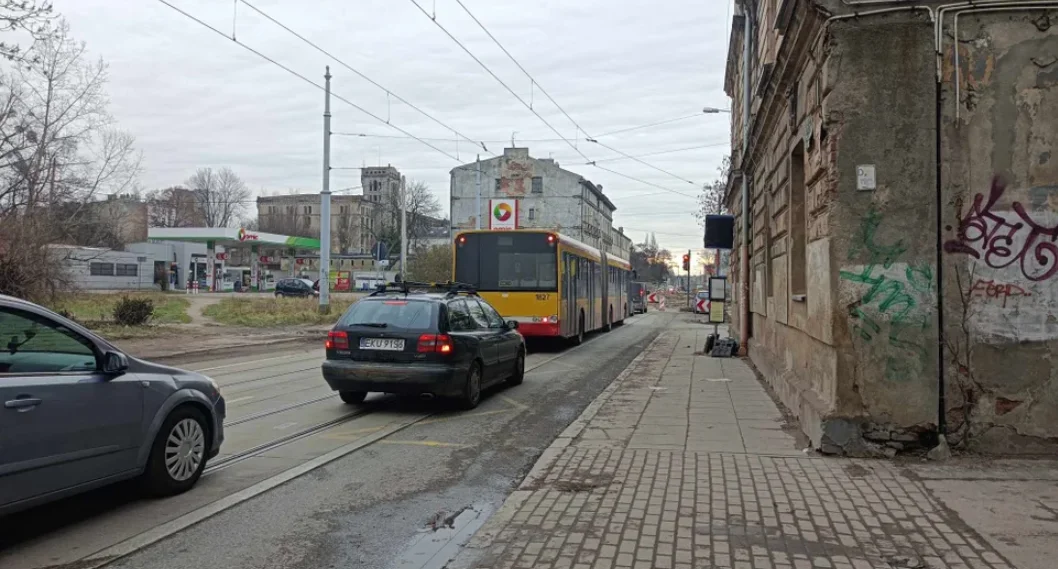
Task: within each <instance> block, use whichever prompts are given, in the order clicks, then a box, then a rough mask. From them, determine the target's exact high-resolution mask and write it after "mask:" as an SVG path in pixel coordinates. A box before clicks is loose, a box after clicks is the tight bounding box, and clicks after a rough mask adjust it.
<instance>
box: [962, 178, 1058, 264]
mask: <svg viewBox="0 0 1058 569" xmlns="http://www.w3.org/2000/svg"><path fill="white" fill-rule="evenodd" d="M1004 191H1006V184H1005V183H1004V182H1003V181H1002V180H1000V179H999V178H998V177H997V178H993V179H992V190H991V191H990V192H989V194H988V200H987V201H985V196H984V195H983V194H977V195H976V196H974V201H973V205H972V206H971V207H970V210H969V211H967V212H966V214H965V215H963V216H962V217H961V218H960V219H959V230H958V237H957V238H956V239H952V240H951V241H948V242H947V243H945V244H944V250H945V251H947V252H948V253H960V254H964V255H970V256H971V257H973V258H975V259H980V260H983V261H984V262H985V263H986V264H987V265H988V266H989V267H992V268H993V269H1002V268H1005V267H1009V266H1011V265H1013V264H1014V263H1019V264H1020V265H1019V266H1020V268H1021V273H1022V274H1023V275H1024V276H1025V278H1027V279H1029V280H1031V281H1042V280H1046V279H1049V278H1051V277H1053V276H1054V275H1055V274H1058V245H1056V244H1055V242H1056V241H1058V225H1056V226H1054V227H1043V226H1042V225H1039V224H1038V223H1036V222H1035V221H1034V220H1033V219H1032V217H1031V216H1029V213H1028V212H1027V211H1025V206H1024V205H1022V204H1021V202H1014V203H1013V204H1011V206H1010V208H1011V209H1012V210H1013V211H1014V213H1015V214H1017V218H1018V219H1012V220H1010V221H1008V220H1007V219H1006V218H1004V217H1003V216H1001V215H998V214H996V213H994V212H993V211H992V207H993V206H995V204H996V202H997V201H999V198H1000V197H1002V195H1003V192H1004ZM1015 237H1023V238H1024V244H1022V245H1017V244H1016V243H1015Z"/></svg>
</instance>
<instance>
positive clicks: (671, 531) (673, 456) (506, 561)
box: [448, 316, 1011, 569]
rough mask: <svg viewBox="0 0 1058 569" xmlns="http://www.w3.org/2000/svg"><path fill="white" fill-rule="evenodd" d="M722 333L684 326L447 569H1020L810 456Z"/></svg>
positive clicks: (868, 473)
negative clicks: (729, 351) (717, 353)
mask: <svg viewBox="0 0 1058 569" xmlns="http://www.w3.org/2000/svg"><path fill="white" fill-rule="evenodd" d="M710 330H711V327H706V326H703V325H701V324H698V323H694V322H691V321H690V317H689V316H680V317H678V319H677V320H675V321H674V323H673V327H672V328H670V330H669V331H667V332H665V333H663V334H662V335H661V336H659V337H658V339H657V340H656V341H655V342H654V343H653V344H651V346H650V347H649V348H648V349H647V350H645V351H644V353H643V354H641V355H640V356H639V357H637V358H636V360H635V361H633V363H632V365H630V366H629V368H628V369H627V370H626V371H625V373H623V374H622V375H621V377H619V378H618V379H617V380H616V381H615V382H614V384H613V385H611V386H610V387H609V388H608V389H607V390H606V391H605V392H604V393H603V394H602V395H601V396H600V397H599V399H597V400H596V402H595V403H593V404H592V405H591V406H590V407H589V408H588V409H587V410H586V411H585V414H584V415H582V417H581V418H580V419H578V420H577V421H575V422H574V423H573V424H572V425H570V428H569V429H567V430H566V432H565V433H563V436H562V437H560V438H559V439H558V440H557V441H556V442H555V444H554V445H553V446H552V447H551V448H549V449H548V450H547V451H546V452H545V453H544V455H543V456H542V457H541V459H540V461H539V462H538V463H537V465H536V467H534V469H533V472H532V473H530V475H529V477H528V478H527V479H526V481H525V482H524V483H523V484H522V486H521V487H520V488H519V489H518V490H517V491H515V492H514V493H513V494H512V495H511V496H510V497H509V498H508V500H507V501H506V503H505V504H504V506H503V508H502V509H501V510H500V511H499V512H498V513H497V514H496V515H495V516H493V518H492V519H491V520H489V522H488V523H486V525H485V526H484V527H483V528H482V529H481V530H480V531H479V532H478V533H477V534H476V535H475V536H474V538H473V539H472V540H471V541H470V543H469V544H468V545H467V547H466V549H465V550H464V552H463V554H462V555H461V556H460V557H459V558H457V559H456V560H455V561H453V562H452V563H450V564H449V566H448V567H450V568H452V569H456V568H474V569H486V568H488V569H499V568H504V569H509V568H530V567H532V568H555V569H558V568H575V569H601V568H630V567H631V568H637V569H639V568H644V569H645V568H660V569H669V568H675V569H691V568H705V567H709V568H714V567H715V568H732V569H808V568H812V567H819V568H831V567H833V568H835V569H868V568H870V569H925V568H930V569H943V568H952V569H956V568H965V569H986V568H993V569H1009V568H1010V567H1011V565H1010V564H1009V563H1008V562H1007V561H1006V560H1005V559H1004V558H1003V557H1002V556H1001V555H1000V554H999V553H997V551H995V550H994V549H993V548H991V547H990V546H989V545H988V544H987V542H986V541H985V540H984V539H982V538H981V537H980V536H979V535H977V533H976V532H974V531H973V530H972V529H970V528H969V527H968V526H966V525H965V524H964V523H962V522H961V521H960V520H959V518H958V517H957V516H956V515H955V514H953V513H951V512H950V511H949V510H948V509H947V508H945V507H944V506H943V505H942V504H941V503H939V502H938V501H937V500H936V499H934V498H933V497H932V496H931V495H930V493H929V492H928V491H927V490H926V488H925V487H924V486H923V485H922V483H921V482H919V481H918V480H917V479H916V478H915V477H914V476H909V475H907V474H905V473H904V472H903V471H902V470H901V469H900V468H899V467H897V466H894V464H893V463H891V462H888V461H870V460H849V459H838V458H826V457H822V456H817V455H814V454H812V455H810V454H806V453H804V452H802V451H801V450H800V448H799V446H802V445H799V444H798V440H797V438H796V436H797V431H796V429H793V428H791V426H790V425H787V424H786V423H785V422H784V420H783V415H782V413H781V412H780V411H779V409H778V408H777V407H776V406H775V404H774V403H773V402H772V399H771V398H770V397H769V396H768V394H767V393H766V392H765V391H764V389H763V388H762V387H761V384H760V383H759V382H758V381H757V379H756V378H755V377H754V375H753V372H752V370H750V369H749V368H748V367H747V366H746V365H745V364H744V363H743V362H742V361H741V360H738V359H733V358H731V359H719V358H710V357H707V356H701V355H696V354H695V352H696V351H697V350H701V348H702V347H703V346H704V343H705V337H706V335H707V334H708V333H709V331H710Z"/></svg>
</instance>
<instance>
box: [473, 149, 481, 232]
mask: <svg viewBox="0 0 1058 569" xmlns="http://www.w3.org/2000/svg"><path fill="white" fill-rule="evenodd" d="M474 166H475V167H476V168H477V171H478V198H477V200H476V201H475V202H474V204H475V207H476V209H475V210H474V219H475V220H477V226H476V227H475V229H481V155H480V154H478V157H477V160H475V161H474Z"/></svg>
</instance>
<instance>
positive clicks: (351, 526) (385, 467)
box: [0, 313, 671, 569]
mask: <svg viewBox="0 0 1058 569" xmlns="http://www.w3.org/2000/svg"><path fill="white" fill-rule="evenodd" d="M669 319H671V315H666V314H660V313H650V314H647V315H642V316H637V317H635V318H632V319H630V320H628V321H627V323H626V324H625V325H624V326H621V327H618V328H615V329H614V330H613V331H611V332H609V333H606V334H598V335H595V336H594V337H590V339H589V341H588V342H586V343H585V344H584V345H582V346H580V347H577V348H573V349H565V350H563V349H544V350H541V351H538V352H535V353H531V354H530V356H529V357H528V358H527V361H526V366H527V373H526V379H525V383H523V384H522V385H520V386H518V387H513V388H507V389H494V390H492V391H490V392H489V393H488V394H487V395H486V398H485V399H484V400H483V401H482V404H481V405H480V406H479V407H478V409H475V410H474V411H469V412H457V411H452V410H450V408H448V407H446V406H445V405H444V404H443V403H441V402H436V401H418V400H414V399H400V398H394V397H387V396H381V395H372V396H371V397H369V398H368V400H367V402H365V404H364V405H359V406H350V405H344V404H342V403H341V401H340V400H339V399H338V398H337V397H336V396H335V395H334V394H333V393H331V392H330V391H329V390H328V389H327V387H326V385H325V384H324V383H323V381H322V379H321V377H320V374H319V364H320V361H321V359H322V356H323V352H322V350H321V349H304V350H299V351H289V352H285V353H276V354H250V355H243V356H241V357H240V356H236V357H232V358H226V359H224V360H213V361H207V362H184V364H185V365H183V367H187V368H189V369H195V370H199V371H202V372H203V373H206V374H207V375H210V376H211V377H213V378H214V379H216V380H217V381H218V383H220V385H221V390H222V392H223V393H224V396H225V398H226V399H227V401H228V419H227V422H226V428H225V431H226V437H227V439H226V441H225V444H224V447H223V449H222V453H221V455H220V456H219V457H217V458H215V459H214V460H213V461H212V462H211V464H210V466H209V468H208V469H207V473H206V475H205V476H204V477H203V478H202V480H201V481H200V483H199V485H198V486H197V487H196V488H195V489H193V490H192V491H191V492H188V493H186V494H184V495H181V496H177V497H173V498H169V499H165V500H147V499H140V498H138V497H137V496H136V492H135V489H134V487H133V486H132V485H131V484H121V485H116V486H113V487H110V488H106V489H102V490H99V491H96V492H92V493H89V494H87V495H84V496H79V497H75V498H71V499H68V500H64V501H62V502H59V503H56V504H53V505H49V506H44V507H41V508H37V509H34V510H31V511H28V512H24V513H20V514H16V515H13V516H9V517H8V518H5V519H0V568H3V569H9V568H10V569H39V568H51V569H54V568H59V567H62V568H64V569H88V568H94V567H104V566H105V567H107V568H108V569H111V568H113V569H119V568H122V569H124V568H128V569H166V568H177V567H179V568H181V569H185V568H186V567H225V568H226V569H242V568H246V569H250V568H253V569H260V568H284V569H286V568H290V569H293V568H302V567H304V568H312V569H322V568H329V567H343V568H344V567H350V566H358V567H378V568H386V567H399V568H405V567H407V568H419V567H428V568H430V567H432V568H438V567H442V566H443V565H444V563H445V562H446V561H447V560H448V559H449V558H450V557H452V556H454V554H455V553H456V552H457V551H458V548H459V546H460V544H461V543H463V542H465V540H466V539H467V538H469V536H470V535H472V534H473V532H474V531H475V530H476V529H477V528H478V527H480V525H481V524H483V523H484V521H485V520H486V519H487V518H488V516H489V515H491V513H492V512H494V511H495V510H496V509H497V508H498V507H499V506H500V505H501V504H502V503H503V500H504V498H506V496H507V495H508V494H509V493H510V492H511V491H512V490H513V488H514V487H515V486H517V484H518V483H519V482H520V481H521V479H522V478H523V477H524V476H525V474H526V472H528V470H529V469H530V468H531V467H532V465H533V463H534V462H535V460H536V459H537V457H538V456H539V455H540V453H541V452H542V451H543V450H544V449H545V448H546V447H547V446H548V445H549V444H550V443H551V442H552V440H554V438H555V437H556V436H557V435H558V434H559V433H561V431H562V430H563V429H564V428H565V427H566V426H567V425H568V424H569V423H570V422H571V421H572V420H573V419H575V418H576V417H577V416H578V415H579V414H580V412H581V411H582V410H583V409H584V408H585V407H586V406H587V405H588V404H589V403H590V402H591V401H592V400H593V399H594V398H595V396H596V395H598V393H599V392H600V391H602V389H603V388H605V387H606V386H607V385H608V384H609V383H610V382H611V381H612V380H613V379H614V378H615V377H616V376H617V375H618V374H619V373H620V372H621V371H622V370H623V369H624V368H625V367H626V366H627V365H628V363H629V362H630V361H631V360H632V359H633V358H634V357H635V356H636V355H638V354H639V353H640V352H641V351H642V349H643V348H644V347H646V345H647V344H648V343H649V342H650V341H651V340H652V339H653V338H654V337H655V336H656V335H657V334H658V333H659V331H660V329H661V328H662V327H663V326H664V325H665V324H666V323H667V322H668V321H669Z"/></svg>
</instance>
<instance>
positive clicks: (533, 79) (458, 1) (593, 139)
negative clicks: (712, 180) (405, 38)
mask: <svg viewBox="0 0 1058 569" xmlns="http://www.w3.org/2000/svg"><path fill="white" fill-rule="evenodd" d="M411 2H412V4H415V5H416V6H419V4H418V3H417V2H415V0H411ZM456 4H459V7H460V8H462V9H463V11H464V12H466V13H467V15H468V16H470V19H471V20H474V23H475V24H477V25H478V27H479V28H481V31H483V32H485V35H487V36H489V39H491V40H492V41H493V43H495V44H496V46H497V47H499V48H500V50H502V51H503V53H504V54H506V55H507V57H508V58H509V59H510V60H511V61H512V62H513V63H514V64H515V65H516V66H517V67H518V69H520V70H521V71H522V73H524V74H525V76H526V77H528V78H529V81H531V84H532V85H534V86H536V87H538V88H539V89H540V92H541V93H543V94H544V96H545V97H547V100H549V101H551V104H553V105H555V108H557V109H558V110H559V111H561V112H562V114H563V115H565V116H566V118H567V119H569V122H571V123H573V126H574V127H576V128H577V130H578V131H580V132H583V133H584V136H585V139H586V140H587V141H588V142H593V143H595V144H598V145H600V146H604V147H606V148H608V149H610V150H612V151H614V152H617V153H619V154H622V155H624V156H626V157H630V156H629V155H628V154H625V153H624V152H621V151H619V150H616V149H614V148H613V147H611V146H606V145H604V144H602V143H601V142H599V141H598V138H597V137H592V136H591V135H589V134H588V131H586V130H584V128H583V127H581V126H580V124H579V123H578V122H577V121H576V120H574V119H573V117H571V116H570V115H569V113H567V112H566V109H564V108H562V105H559V104H558V101H556V100H555V99H554V97H552V96H551V94H550V93H548V92H547V89H544V87H543V86H542V85H541V84H540V82H539V81H537V80H536V77H533V75H532V74H531V73H529V72H528V71H526V69H525V67H523V66H522V64H521V63H519V62H518V60H517V59H515V57H514V56H513V55H511V52H509V51H507V48H506V47H504V46H503V44H502V43H500V40H498V39H496V36H494V35H492V32H490V31H489V29H488V28H486V27H485V24H482V23H481V20H479V19H478V18H477V16H475V15H474V14H473V13H472V12H471V11H470V9H469V8H467V7H466V4H463V0H456ZM419 10H422V11H423V13H424V14H425V13H426V11H425V10H423V9H422V7H421V6H420V7H419ZM427 15H428V14H427ZM431 19H432V20H434V23H435V24H436V23H437V20H436V19H435V18H431ZM437 25H438V26H440V24H437ZM441 29H444V27H443V26H442V27H441ZM445 33H448V30H445ZM448 35H449V37H452V34H448ZM453 39H455V38H453ZM456 43H458V42H456ZM460 46H462V44H460ZM463 49H464V50H466V48H463ZM467 53H470V52H469V51H467ZM474 59H475V60H477V58H476V57H475V58H474ZM479 63H480V61H479ZM489 73H490V74H491V73H492V72H491V71H490V72H489ZM493 77H495V74H493ZM508 90H509V88H508ZM512 94H513V91H512ZM515 96H517V95H515ZM534 114H535V111H534ZM537 116H540V115H537ZM548 126H550V125H548ZM575 149H576V148H575ZM576 150H577V153H578V154H580V155H581V156H584V153H582V152H581V151H580V150H579V149H576ZM584 159H585V160H587V161H588V165H589V166H596V164H595V162H593V161H592V160H591V159H589V158H588V157H587V156H584ZM635 160H636V161H637V162H640V163H641V164H643V165H645V166H648V167H650V168H653V169H655V170H658V171H660V172H662V173H664V174H666V175H668V176H672V177H673V178H676V179H678V180H681V181H684V182H688V183H690V184H694V185H697V183H696V182H692V181H690V180H687V179H686V178H683V177H680V176H677V175H676V174H673V173H672V172H668V171H667V170H663V169H661V168H658V167H657V166H654V165H652V164H648V163H646V162H643V161H642V160H639V159H635ZM610 172H613V171H612V170H610ZM677 193H678V192H677Z"/></svg>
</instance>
